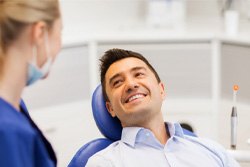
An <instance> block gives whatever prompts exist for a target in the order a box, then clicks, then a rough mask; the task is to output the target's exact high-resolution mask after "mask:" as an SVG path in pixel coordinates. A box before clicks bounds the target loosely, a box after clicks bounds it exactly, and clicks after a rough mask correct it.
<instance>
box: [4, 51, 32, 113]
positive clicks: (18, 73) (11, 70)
mask: <svg viewBox="0 0 250 167" xmlns="http://www.w3.org/2000/svg"><path fill="white" fill-rule="evenodd" d="M21 56H23V55H22V54H21V53H18V52H17V51H16V50H14V49H13V50H11V52H9V53H8V55H6V58H5V59H4V64H3V68H2V72H1V76H0V97H1V98H3V99H4V100H6V101H7V102H9V103H10V104H12V105H13V106H14V107H15V108H16V109H17V110H19V103H20V99H21V94H22V91H23V88H24V87H25V85H26V81H25V80H26V75H27V67H26V66H27V65H26V63H25V61H24V59H23V58H22V57H21Z"/></svg>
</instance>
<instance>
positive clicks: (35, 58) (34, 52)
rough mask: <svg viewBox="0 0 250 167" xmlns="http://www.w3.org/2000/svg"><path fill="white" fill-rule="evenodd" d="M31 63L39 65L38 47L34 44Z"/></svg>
mask: <svg viewBox="0 0 250 167" xmlns="http://www.w3.org/2000/svg"><path fill="white" fill-rule="evenodd" d="M31 64H33V65H35V66H37V48H36V46H35V45H34V46H33V48H32V59H31Z"/></svg>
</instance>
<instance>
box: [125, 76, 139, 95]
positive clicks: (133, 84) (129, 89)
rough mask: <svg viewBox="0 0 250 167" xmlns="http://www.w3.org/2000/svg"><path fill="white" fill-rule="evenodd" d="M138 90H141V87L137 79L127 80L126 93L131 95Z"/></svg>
mask: <svg viewBox="0 0 250 167" xmlns="http://www.w3.org/2000/svg"><path fill="white" fill-rule="evenodd" d="M138 88H139V85H138V83H137V81H136V80H135V79H133V78H127V79H126V92H127V93H130V92H132V91H134V89H138Z"/></svg>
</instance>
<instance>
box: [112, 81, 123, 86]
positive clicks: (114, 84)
mask: <svg viewBox="0 0 250 167" xmlns="http://www.w3.org/2000/svg"><path fill="white" fill-rule="evenodd" d="M121 82H122V81H121V80H117V81H115V82H114V83H113V86H118V85H119V84H120V83H121Z"/></svg>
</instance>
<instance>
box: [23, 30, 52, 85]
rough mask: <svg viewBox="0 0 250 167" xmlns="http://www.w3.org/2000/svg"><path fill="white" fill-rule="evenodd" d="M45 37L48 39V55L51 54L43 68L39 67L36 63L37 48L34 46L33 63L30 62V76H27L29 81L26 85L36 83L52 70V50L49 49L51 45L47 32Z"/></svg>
mask: <svg viewBox="0 0 250 167" xmlns="http://www.w3.org/2000/svg"><path fill="white" fill-rule="evenodd" d="M45 35H46V36H45V39H46V41H45V42H46V44H45V46H46V52H47V55H48V56H49V57H48V59H47V62H45V64H44V65H43V66H42V68H40V69H39V68H38V66H37V65H36V63H37V62H36V58H37V50H36V48H35V47H34V48H33V59H34V60H33V61H32V63H28V78H27V81H26V86H29V85H31V84H33V83H35V82H36V81H38V80H40V79H42V78H44V77H45V76H46V75H47V74H48V73H49V70H50V67H51V65H52V58H51V57H50V52H49V51H50V50H49V45H48V34H47V33H46V34H45Z"/></svg>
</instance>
